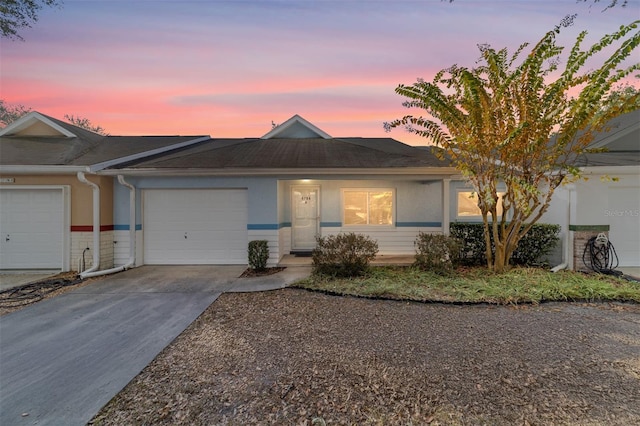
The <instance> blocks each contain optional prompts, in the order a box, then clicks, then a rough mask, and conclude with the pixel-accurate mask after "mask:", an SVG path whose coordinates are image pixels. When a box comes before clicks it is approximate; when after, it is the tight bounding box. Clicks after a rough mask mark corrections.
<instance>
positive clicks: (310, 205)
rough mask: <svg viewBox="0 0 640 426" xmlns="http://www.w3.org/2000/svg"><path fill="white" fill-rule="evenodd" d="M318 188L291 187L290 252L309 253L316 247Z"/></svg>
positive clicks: (318, 210)
mask: <svg viewBox="0 0 640 426" xmlns="http://www.w3.org/2000/svg"><path fill="white" fill-rule="evenodd" d="M319 200H320V187H318V186H294V187H291V209H292V215H291V216H292V218H291V251H311V250H313V249H314V248H315V247H316V235H318V233H319V228H318V225H319V221H320V202H319Z"/></svg>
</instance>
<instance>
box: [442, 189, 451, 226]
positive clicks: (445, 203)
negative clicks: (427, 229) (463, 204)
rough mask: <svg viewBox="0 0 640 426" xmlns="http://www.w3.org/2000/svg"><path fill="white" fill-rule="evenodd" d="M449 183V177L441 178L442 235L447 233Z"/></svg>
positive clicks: (449, 201)
mask: <svg viewBox="0 0 640 426" xmlns="http://www.w3.org/2000/svg"><path fill="white" fill-rule="evenodd" d="M450 183H451V179H442V233H443V234H444V235H449V217H450V216H451V215H450V207H451V200H450V198H451V197H450V191H449V184H450Z"/></svg>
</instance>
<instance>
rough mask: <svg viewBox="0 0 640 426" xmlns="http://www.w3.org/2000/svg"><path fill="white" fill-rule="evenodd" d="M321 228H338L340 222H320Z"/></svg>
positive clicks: (340, 224)
mask: <svg viewBox="0 0 640 426" xmlns="http://www.w3.org/2000/svg"><path fill="white" fill-rule="evenodd" d="M320 226H321V227H322V228H339V227H341V226H342V222H320Z"/></svg>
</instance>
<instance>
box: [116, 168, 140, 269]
mask: <svg viewBox="0 0 640 426" xmlns="http://www.w3.org/2000/svg"><path fill="white" fill-rule="evenodd" d="M118 182H119V183H120V185H122V186H126V187H127V188H129V261H128V262H127V263H126V264H125V265H124V266H123V268H124V269H129V268H131V267H133V266H134V265H135V263H136V187H135V186H133V185H131V184H130V183H129V182H126V181H125V180H124V176H122V175H118Z"/></svg>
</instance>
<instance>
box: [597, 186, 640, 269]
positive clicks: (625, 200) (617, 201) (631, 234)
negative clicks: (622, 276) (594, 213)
mask: <svg viewBox="0 0 640 426" xmlns="http://www.w3.org/2000/svg"><path fill="white" fill-rule="evenodd" d="M608 207H609V208H608V209H607V210H606V211H605V214H606V215H607V216H608V219H609V240H610V241H611V244H613V246H614V247H615V249H616V253H617V255H618V260H619V263H620V266H640V187H626V188H610V189H609V206H608Z"/></svg>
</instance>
